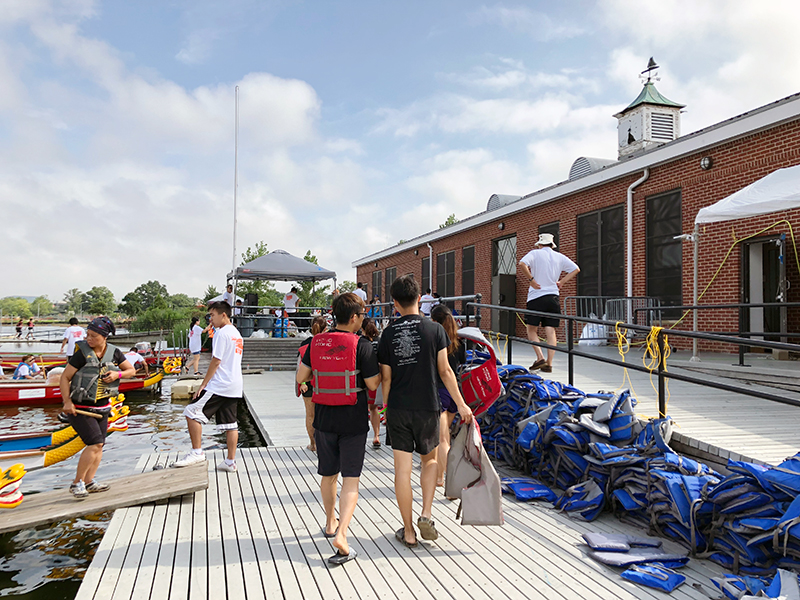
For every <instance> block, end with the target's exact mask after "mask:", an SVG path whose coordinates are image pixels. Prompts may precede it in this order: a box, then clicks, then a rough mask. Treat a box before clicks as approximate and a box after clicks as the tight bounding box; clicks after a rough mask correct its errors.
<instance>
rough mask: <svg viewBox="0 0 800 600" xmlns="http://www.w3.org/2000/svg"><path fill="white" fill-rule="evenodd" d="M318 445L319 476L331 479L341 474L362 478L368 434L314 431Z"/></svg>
mask: <svg viewBox="0 0 800 600" xmlns="http://www.w3.org/2000/svg"><path fill="white" fill-rule="evenodd" d="M314 442H315V443H316V444H317V461H318V462H317V474H318V475H322V476H323V477H331V476H333V475H336V474H337V473H341V474H342V477H360V476H361V469H363V468H364V454H365V453H366V449H367V432H366V431H365V432H364V433H331V432H329V431H320V430H319V429H317V430H315V431H314Z"/></svg>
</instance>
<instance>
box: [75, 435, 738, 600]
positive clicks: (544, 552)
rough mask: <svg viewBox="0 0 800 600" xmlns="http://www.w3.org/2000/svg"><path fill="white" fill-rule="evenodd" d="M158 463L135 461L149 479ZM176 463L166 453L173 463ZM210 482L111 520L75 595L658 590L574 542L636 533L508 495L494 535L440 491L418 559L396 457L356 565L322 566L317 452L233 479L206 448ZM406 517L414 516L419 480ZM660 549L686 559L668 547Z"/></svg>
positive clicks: (373, 456)
mask: <svg viewBox="0 0 800 600" xmlns="http://www.w3.org/2000/svg"><path fill="white" fill-rule="evenodd" d="M157 458H158V459H160V460H161V461H164V460H166V459H165V457H164V455H163V454H162V455H149V456H146V457H143V459H142V461H141V462H140V465H139V467H140V468H141V469H143V470H149V468H150V465H152V463H153V461H154V460H156V459H157ZM174 458H175V457H169V460H174ZM208 458H209V460H208V464H207V468H208V469H209V487H208V489H207V490H205V491H201V492H197V493H195V494H190V495H186V496H183V497H182V498H172V499H170V500H169V501H167V502H163V503H157V504H149V505H145V506H139V507H133V508H125V509H120V510H118V511H116V513H115V514H114V517H113V518H112V520H111V522H110V524H109V527H108V531H107V532H106V534H105V537H104V538H103V540H102V542H101V544H100V546H99V548H98V550H97V552H96V554H95V556H94V560H93V561H92V564H91V566H90V568H89V570H88V571H87V573H86V575H85V577H84V580H83V584H82V585H81V588H80V590H79V592H78V595H77V597H76V598H77V600H90V599H98V600H100V599H103V600H105V599H109V598H112V599H114V600H122V599H126V598H131V599H133V598H136V599H137V600H138V599H141V598H151V599H153V600H161V599H175V600H178V599H181V600H183V599H187V600H188V599H198V600H200V599H203V600H205V599H212V600H217V599H220V598H231V599H236V600H239V599H242V598H247V600H254V599H259V598H265V599H266V598H276V599H277V598H285V599H292V600H294V599H301V598H303V599H305V598H308V599H320V600H322V599H325V600H330V599H334V598H353V599H355V598H359V599H360V598H382V599H389V598H408V599H429V600H433V599H434V598H435V599H437V600H439V599H444V598H453V599H455V600H461V599H466V598H475V599H479V598H481V599H482V598H490V597H491V598H495V599H498V600H499V599H500V598H520V599H523V598H548V599H549V598H559V599H560V598H567V599H575V600H579V599H580V600H582V599H596V600H606V599H610V598H625V599H630V600H634V599H644V600H657V599H661V598H664V596H663V594H662V593H661V592H657V591H653V590H649V589H647V588H644V587H641V586H638V585H636V584H633V583H630V582H628V581H625V580H623V579H622V578H621V577H619V574H618V573H619V570H616V569H611V568H609V567H605V566H603V565H600V564H598V563H596V562H594V561H592V560H591V559H589V558H588V557H587V548H586V546H584V545H583V544H582V539H581V534H582V533H584V532H590V531H604V532H625V533H638V534H641V533H642V531H641V530H639V529H637V528H635V527H633V526H628V525H625V524H622V523H620V522H619V521H618V520H617V519H616V518H614V517H613V516H611V515H603V516H602V517H601V518H600V519H598V520H597V521H595V522H593V523H585V522H582V521H576V520H573V519H570V518H569V517H567V516H566V515H564V514H562V513H558V512H556V511H555V510H553V509H552V508H549V505H547V504H536V503H534V504H521V503H517V502H516V501H514V500H513V499H512V500H508V499H506V500H505V501H504V510H505V516H506V524H505V525H504V526H503V527H462V526H460V525H459V524H458V523H457V522H456V521H455V519H454V517H455V512H456V508H457V505H456V503H453V502H448V501H447V500H446V499H445V498H444V497H443V496H442V495H441V492H437V497H436V500H435V502H434V519H435V521H436V524H437V527H438V529H439V531H440V534H441V536H440V538H439V540H437V541H436V542H422V541H421V543H420V547H419V548H418V549H416V550H410V549H407V548H404V547H402V546H401V545H400V544H398V542H397V541H396V540H395V539H394V531H395V530H396V529H398V527H399V526H400V522H399V513H398V510H397V506H396V504H395V500H394V490H393V467H392V455H391V451H390V450H389V449H388V448H386V447H383V448H381V449H380V450H377V451H376V450H373V449H371V448H370V449H368V450H367V461H366V464H365V469H364V474H363V476H362V479H361V494H360V499H359V504H358V508H357V510H356V514H355V517H354V519H353V521H352V524H351V529H350V533H351V538H350V543H351V546H352V547H353V548H356V549H357V550H358V552H359V556H358V558H357V559H356V560H355V561H353V562H350V563H347V564H346V565H344V566H341V567H329V566H328V565H327V563H326V559H327V558H328V557H329V556H331V555H332V554H333V553H334V551H333V549H332V546H331V544H330V540H328V539H325V538H324V537H323V535H322V530H321V528H322V525H323V523H324V512H323V508H322V504H321V499H320V495H319V477H318V476H317V474H316V457H315V456H314V455H313V454H312V453H310V452H308V451H307V450H305V449H301V448H297V447H271V448H253V449H243V450H241V451H240V456H239V458H238V461H237V463H238V467H239V471H238V472H237V473H235V474H228V473H222V472H217V471H216V470H214V468H215V465H216V464H217V463H218V462H219V461H220V460H222V458H223V454H222V452H221V451H214V452H209V453H208ZM413 479H414V480H415V482H414V485H415V493H416V494H417V495H416V497H415V512H416V513H417V514H418V512H419V510H420V503H421V499H420V496H419V488H418V485H417V483H418V481H416V480H418V473H417V471H415V474H414V476H413ZM665 546H666V548H667V549H668V550H672V551H679V550H681V549H680V547H679V546H678V545H677V544H673V543H671V542H666V541H665ZM682 572H683V573H684V574H685V575H686V576H687V578H688V580H687V583H686V584H684V585H683V586H681V587H680V588H678V589H677V590H676V591H675V592H673V594H671V597H673V598H675V599H676V600H685V599H689V598H697V599H700V598H703V599H707V598H708V597H709V595H712V596H713V595H715V588H713V586H712V584H711V583H710V581H709V577H712V576H717V575H719V574H721V572H722V570H721V569H720V568H719V567H717V566H716V565H713V564H711V563H709V562H707V561H702V560H696V559H693V560H692V561H691V562H690V564H689V566H688V567H686V568H684V569H683V570H682Z"/></svg>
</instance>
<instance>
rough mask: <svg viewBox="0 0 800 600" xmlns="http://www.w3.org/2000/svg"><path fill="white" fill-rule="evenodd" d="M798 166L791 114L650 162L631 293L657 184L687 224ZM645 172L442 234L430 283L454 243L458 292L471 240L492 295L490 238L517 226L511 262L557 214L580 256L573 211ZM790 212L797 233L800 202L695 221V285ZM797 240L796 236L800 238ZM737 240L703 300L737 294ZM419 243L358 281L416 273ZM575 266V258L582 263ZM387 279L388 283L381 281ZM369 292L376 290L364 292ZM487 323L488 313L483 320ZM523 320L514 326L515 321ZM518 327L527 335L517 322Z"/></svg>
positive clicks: (687, 248) (567, 250) (688, 257)
mask: <svg viewBox="0 0 800 600" xmlns="http://www.w3.org/2000/svg"><path fill="white" fill-rule="evenodd" d="M704 156H711V157H712V158H713V161H714V164H713V167H712V168H711V169H710V170H708V171H703V170H702V169H701V168H700V159H701V158H702V157H704ZM797 164H800V121H793V122H790V123H786V124H783V125H780V126H778V127H774V128H772V129H769V130H766V131H763V132H759V133H756V134H752V135H750V136H747V137H745V138H742V139H739V140H736V141H733V142H729V143H726V144H723V145H720V146H716V147H714V148H710V149H706V150H705V151H703V152H699V153H697V154H693V155H691V156H687V157H684V158H681V159H678V160H675V161H673V162H670V163H668V164H665V165H661V166H657V167H653V168H651V169H650V178H649V179H648V180H647V181H646V182H645V183H644V184H642V185H640V186H639V187H638V188H637V189H636V192H635V193H634V200H633V216H634V219H633V228H634V243H633V279H634V286H633V294H634V296H645V295H646V292H647V290H646V279H645V198H646V197H648V196H651V195H654V194H658V193H661V192H666V191H670V190H675V189H678V188H679V189H680V190H681V196H682V197H681V203H682V207H681V209H682V215H683V217H682V218H683V231H684V232H686V233H688V232H691V231H692V229H693V226H694V218H695V216H696V214H697V211H698V210H699V209H700V208H703V207H705V206H709V205H711V204H713V203H715V202H717V201H718V200H721V199H722V198H724V197H726V196H728V195H730V194H732V193H733V192H735V191H737V190H739V189H741V188H743V187H745V186H746V185H749V184H750V183H752V182H754V181H756V180H758V179H760V178H761V177H764V176H766V175H768V174H769V173H771V172H772V171H774V170H775V169H778V168H781V167H788V166H794V165H797ZM640 176H641V173H639V172H637V173H635V174H632V175H629V176H627V177H625V178H623V179H620V180H616V181H612V182H609V183H606V184H604V185H601V186H598V187H596V188H593V189H589V190H584V191H581V192H578V193H575V194H572V195H569V196H565V197H562V198H559V199H557V200H554V201H551V202H548V203H546V204H543V205H541V206H536V207H532V208H530V209H527V210H525V211H523V212H519V213H516V214H514V215H509V216H506V217H503V218H498V219H497V220H495V221H491V222H489V223H486V224H484V225H481V226H479V227H476V228H473V229H470V230H468V231H464V232H461V233H457V234H453V235H451V236H448V237H446V238H442V239H439V240H436V241H435V242H431V245H432V246H433V277H434V279H433V282H432V287H433V288H434V290H435V287H436V255H437V254H439V253H442V252H447V251H450V250H455V251H456V252H455V258H456V265H455V269H456V273H455V279H456V287H455V289H456V293H457V294H460V293H461V248H463V247H464V246H470V245H474V246H475V291H476V292H479V293H481V294H483V298H484V300H483V301H484V302H485V303H488V302H490V300H491V268H492V240H494V239H497V238H500V237H506V236H509V235H513V234H516V236H517V260H519V259H520V258H522V257H523V256H524V255H525V254H526V253H527V252H528V251H529V250H530V249H531V248H533V244H534V243H535V242H536V240H537V238H538V227H539V225H542V224H546V223H551V222H553V221H559V223H560V243H559V250H560V251H561V252H563V253H564V254H566V255H567V256H569V257H571V258H572V259H573V260H574V259H575V257H576V222H577V216H578V215H581V214H584V213H587V212H591V211H594V210H598V209H601V208H605V207H608V206H613V205H616V204H621V203H625V200H626V190H627V188H628V186H629V185H630V184H631V183H633V182H634V181H635V180H636V179H638V178H639V177H640ZM781 220H787V221H789V222H790V223H791V226H792V228H793V229H794V232H795V233H796V235H798V236H800V209H796V210H791V211H785V212H781V213H772V214H769V215H764V216H761V217H758V218H754V219H747V220H738V221H734V222H727V223H718V224H713V225H708V226H705V227H702V228H701V241H700V262H699V269H700V274H699V289H700V291H702V290H703V288H704V287H705V286H706V285H707V284H708V282H709V281H710V280H711V278H712V277H713V275H714V273H715V271H716V270H717V268H718V267H719V265H720V263H721V262H722V261H723V259H724V258H725V256H726V254H727V253H728V251H729V249H730V247H731V244H732V243H733V241H734V238H733V236H734V235H735V238H736V239H742V238H743V237H745V236H748V235H753V234H755V233H757V232H758V231H760V230H762V229H764V228H766V227H769V226H771V225H772V224H774V223H776V222H778V221H781ZM501 221H502V222H503V223H504V224H505V228H504V230H503V231H500V230H499V229H498V224H499V223H500V222H501ZM780 233H785V234H787V253H786V264H787V277H788V279H789V281H790V289H789V294H788V301H790V302H797V301H800V271H798V266H797V263H796V261H795V256H794V249H793V247H792V242H791V238H790V236H789V234H790V230H789V226H788V225H787V224H786V223H781V224H778V225H776V226H775V227H773V228H772V229H770V230H769V231H767V232H764V235H772V234H780ZM798 241H800V240H798ZM740 248H741V246H740V245H736V247H734V249H733V250H732V251H731V252H730V255H729V256H728V258H727V261H726V262H725V264H724V266H723V267H722V269H721V270H720V273H719V275H718V276H717V277H716V279H715V280H714V283H713V284H712V286H711V287H710V288H709V290H708V291H707V292H706V294H705V296H703V298H702V299H701V301H700V303H701V304H724V303H735V302H740V301H741V281H740V279H741V251H740ZM414 250H415V248H412V249H410V250H406V251H403V252H398V253H397V254H394V255H392V256H390V257H387V258H383V259H381V260H379V261H377V263H378V264H377V267H376V266H375V265H374V263H369V264H367V265H362V266H360V267H358V272H357V276H358V280H359V281H363V282H368V283H370V285H371V282H372V272H373V271H376V270H382V271H384V277H385V269H386V268H387V267H397V274H398V275H401V274H405V273H414V275H415V276H416V277H417V278H418V281H421V279H420V278H421V265H422V258H423V257H424V256H427V255H428V248H427V247H426V246H425V245H424V244H422V245H421V246H419V247H417V248H416V250H417V251H418V254H417V255H414ZM692 260H693V248H692V244H690V243H685V244H684V245H683V289H682V292H683V302H684V304H691V299H692ZM579 266H580V265H579ZM384 285H385V282H384ZM370 293H372V291H371V292H370ZM575 294H576V284H575V281H573V282H570V284H568V285H567V286H566V287H565V288H564V289H563V290H562V297H566V296H574V295H575ZM526 295H527V285H526V284H524V283H522V282H519V283H518V285H517V302H516V305H517V306H518V307H524V306H525V300H526ZM788 314H789V331H790V332H792V331H794V332H800V309H789V311H788ZM484 324H488V321H484ZM518 325H519V324H518ZM685 326H688V328H689V329H690V328H691V316H687V318H686V319H685V320H684V322H683V323H682V324H681V325H680V326H679V328H683V327H685ZM699 328H700V329H701V330H705V331H737V330H738V329H739V319H738V312H737V311H734V310H726V311H701V313H700V320H699ZM518 335H524V331H523V328H522V326H521V325H519V326H518ZM672 342H673V343H676V344H677V345H678V346H679V347H687V346H690V345H691V344H690V343H686V342H687V341H683V342H678V341H677V339H676V337H675V336H673V338H672ZM701 347H702V348H709V349H710V348H714V349H722V350H729V351H730V350H731V349H732V348H731V347H730V346H726V347H722V346H714V345H709V344H703V345H701Z"/></svg>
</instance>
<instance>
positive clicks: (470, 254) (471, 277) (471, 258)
mask: <svg viewBox="0 0 800 600" xmlns="http://www.w3.org/2000/svg"><path fill="white" fill-rule="evenodd" d="M474 293H475V245H474V244H473V245H471V246H464V247H463V248H461V295H462V296H471V295H472V294H474ZM467 302H468V301H467V300H465V301H463V302H462V303H461V304H462V305H461V309H462V311H461V314H465V315H471V314H472V307H471V306H467Z"/></svg>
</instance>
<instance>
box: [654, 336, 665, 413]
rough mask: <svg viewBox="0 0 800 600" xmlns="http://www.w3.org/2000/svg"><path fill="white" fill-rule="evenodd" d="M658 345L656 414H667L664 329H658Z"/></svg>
mask: <svg viewBox="0 0 800 600" xmlns="http://www.w3.org/2000/svg"><path fill="white" fill-rule="evenodd" d="M656 339H657V345H658V416H659V417H660V418H662V419H663V418H664V417H666V416H667V389H666V382H667V379H666V377H664V330H660V331H659V332H658V336H657V338H656Z"/></svg>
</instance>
